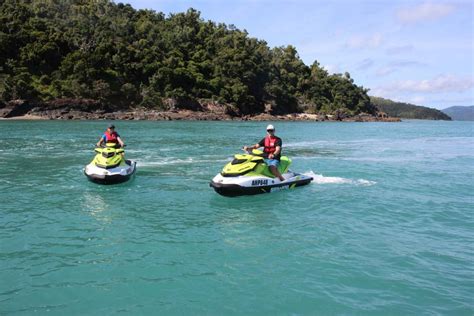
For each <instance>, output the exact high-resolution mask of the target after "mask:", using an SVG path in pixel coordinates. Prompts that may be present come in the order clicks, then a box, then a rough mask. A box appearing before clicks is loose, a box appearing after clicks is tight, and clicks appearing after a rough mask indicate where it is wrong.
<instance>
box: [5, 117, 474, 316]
mask: <svg viewBox="0 0 474 316" xmlns="http://www.w3.org/2000/svg"><path fill="white" fill-rule="evenodd" d="M267 124H268V122H240V121H239V122H145V121H127V122H125V121H124V122H120V121H118V122H115V125H116V126H117V131H118V132H119V133H120V134H121V136H122V137H123V139H124V140H125V142H126V143H127V144H128V146H127V148H126V156H127V157H128V159H132V160H136V161H137V162H138V169H137V174H136V177H135V178H134V179H133V180H131V181H130V182H127V183H124V184H119V185H112V186H103V185H97V184H94V183H91V182H89V181H87V179H86V177H85V176H84V175H83V173H82V172H83V171H82V169H83V167H84V166H85V165H86V164H87V163H88V162H89V161H90V160H91V159H92V157H93V148H94V144H95V143H96V142H97V141H98V139H99V136H100V135H101V133H102V132H103V130H104V129H105V127H106V125H107V122H103V121H102V122H100V121H74V122H73V121H10V120H8V121H7V120H4V121H0V315H17V314H19V315H29V314H39V315H41V314H49V315H112V314H118V313H122V314H133V315H141V314H154V315H473V314H474V198H473V196H474V133H473V128H474V123H473V122H439V121H404V122H401V123H335V122H327V123H326V122H324V123H313V122H274V125H275V127H276V131H277V133H276V134H277V135H278V136H280V137H281V138H282V139H283V150H284V153H285V154H286V155H288V156H290V157H291V158H292V160H293V164H292V166H291V169H292V170H294V171H298V172H302V173H306V174H312V175H313V177H314V181H313V183H312V184H310V185H308V186H304V187H300V188H296V189H293V190H286V191H281V192H275V193H270V194H263V195H258V196H244V197H237V198H226V197H222V196H219V195H218V194H216V193H215V192H214V191H213V190H212V188H210V187H209V181H210V180H211V178H212V177H213V176H214V175H215V174H217V173H218V172H219V171H220V170H221V169H222V167H223V165H224V164H225V163H227V162H228V161H229V160H230V159H231V156H232V155H233V154H234V153H239V152H240V148H241V147H242V146H243V145H251V144H254V143H256V142H257V141H259V140H260V139H261V138H262V137H263V136H264V135H265V126H266V125H267Z"/></svg>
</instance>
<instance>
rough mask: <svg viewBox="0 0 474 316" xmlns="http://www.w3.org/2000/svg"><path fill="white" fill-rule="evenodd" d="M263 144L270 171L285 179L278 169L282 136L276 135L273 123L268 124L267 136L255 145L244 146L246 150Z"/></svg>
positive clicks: (282, 179) (281, 179)
mask: <svg viewBox="0 0 474 316" xmlns="http://www.w3.org/2000/svg"><path fill="white" fill-rule="evenodd" d="M262 146H263V147H264V149H263V152H264V153H265V157H266V159H265V163H266V164H267V166H268V167H269V168H270V171H271V172H272V174H273V175H274V176H275V177H277V178H278V179H280V181H285V178H283V176H282V175H281V173H280V171H279V170H278V165H279V164H280V156H281V138H280V137H277V136H275V127H273V125H272V124H270V125H268V126H267V136H265V138H263V139H262V140H261V141H260V142H259V143H257V144H255V145H253V146H249V147H247V146H244V150H249V149H257V148H259V147H262Z"/></svg>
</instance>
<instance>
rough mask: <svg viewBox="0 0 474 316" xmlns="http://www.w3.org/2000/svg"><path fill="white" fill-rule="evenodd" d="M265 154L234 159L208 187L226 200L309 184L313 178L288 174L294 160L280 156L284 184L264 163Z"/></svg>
mask: <svg viewBox="0 0 474 316" xmlns="http://www.w3.org/2000/svg"><path fill="white" fill-rule="evenodd" d="M263 155H264V153H263V152H262V151H260V150H255V149H254V150H253V151H252V152H251V153H246V154H242V155H239V154H237V155H234V159H233V160H232V161H231V162H229V163H228V164H227V165H225V166H224V169H222V172H221V173H219V174H217V175H216V176H215V177H214V178H213V179H212V181H211V183H210V184H209V185H210V186H211V187H213V188H214V190H215V191H216V192H217V193H219V194H221V195H224V196H239V195H254V194H259V193H269V192H273V191H279V190H283V189H292V188H294V187H298V186H302V185H306V184H309V183H310V182H311V181H312V180H313V178H312V177H309V176H307V175H304V174H300V173H296V172H292V171H290V170H288V167H289V166H290V164H291V159H290V158H288V157H286V156H281V158H280V165H279V167H278V170H279V171H280V173H281V175H282V176H283V178H285V181H280V179H278V178H275V176H274V175H273V174H272V173H271V171H270V169H269V168H268V166H267V165H266V164H265V162H264V158H263Z"/></svg>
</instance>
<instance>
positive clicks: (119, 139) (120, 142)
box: [117, 136, 125, 147]
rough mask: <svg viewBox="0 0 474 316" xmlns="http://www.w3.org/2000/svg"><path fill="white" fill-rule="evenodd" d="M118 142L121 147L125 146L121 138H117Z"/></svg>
mask: <svg viewBox="0 0 474 316" xmlns="http://www.w3.org/2000/svg"><path fill="white" fill-rule="evenodd" d="M117 140H118V142H119V144H120V147H123V146H125V144H124V142H123V141H122V139H121V138H120V136H117Z"/></svg>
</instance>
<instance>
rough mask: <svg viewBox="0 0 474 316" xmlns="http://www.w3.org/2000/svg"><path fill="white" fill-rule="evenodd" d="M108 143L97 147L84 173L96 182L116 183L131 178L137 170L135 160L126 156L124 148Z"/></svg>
mask: <svg viewBox="0 0 474 316" xmlns="http://www.w3.org/2000/svg"><path fill="white" fill-rule="evenodd" d="M115 146H116V144H114V143H107V144H106V145H105V147H103V148H102V147H97V148H95V152H96V155H95V157H94V159H93V160H92V161H91V163H90V164H88V165H87V166H86V167H85V168H84V174H85V175H86V176H87V178H88V179H89V180H90V181H92V182H95V183H100V184H115V183H121V182H125V181H127V180H129V179H130V178H131V177H132V176H133V175H134V174H135V171H136V170H137V168H136V165H137V163H136V162H135V161H131V160H126V159H125V158H124V154H125V152H124V149H123V148H115Z"/></svg>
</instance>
